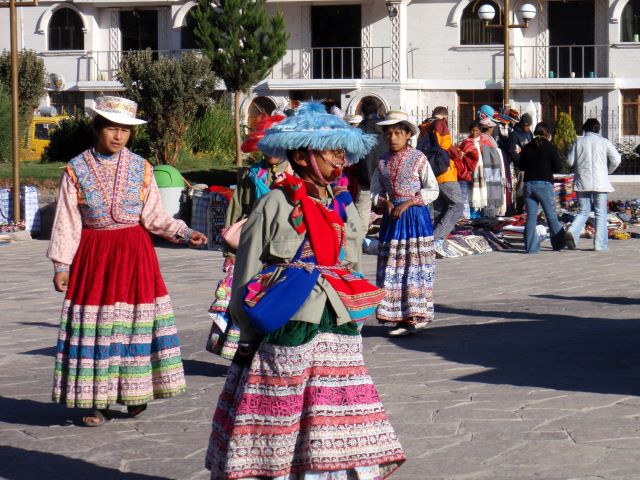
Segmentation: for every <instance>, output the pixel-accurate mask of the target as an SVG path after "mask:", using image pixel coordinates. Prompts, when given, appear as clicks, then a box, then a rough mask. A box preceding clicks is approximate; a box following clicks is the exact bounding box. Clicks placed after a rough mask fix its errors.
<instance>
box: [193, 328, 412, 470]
mask: <svg viewBox="0 0 640 480" xmlns="http://www.w3.org/2000/svg"><path fill="white" fill-rule="evenodd" d="M404 460H405V455H404V452H403V450H402V447H401V446H400V443H399V441H398V439H397V437H396V434H395V432H394V430H393V428H392V427H391V425H390V424H389V421H388V419H387V415H386V413H385V411H384V407H383V406H382V404H381V402H380V399H379V397H378V393H377V391H376V388H375V386H374V385H373V382H372V380H371V377H370V376H369V374H368V371H367V368H366V366H365V365H364V360H363V358H362V338H361V337H360V335H338V334H334V333H329V332H323V333H319V334H317V335H316V336H315V337H314V338H313V339H312V340H311V341H309V342H308V343H304V344H302V345H299V346H293V347H291V346H277V345H273V344H268V343H264V342H263V343H262V345H261V346H260V348H259V349H258V351H257V352H256V354H255V355H254V357H253V359H252V361H251V363H250V365H249V366H247V367H242V366H240V365H238V363H236V362H234V363H233V364H232V365H231V368H230V369H229V373H228V376H227V381H226V383H225V386H224V389H223V391H222V393H221V395H220V398H219V400H218V405H217V409H216V412H215V414H214V417H213V422H212V433H211V437H210V440H209V449H208V451H207V455H206V461H205V466H206V467H207V468H208V469H209V470H211V479H212V480H229V479H251V478H254V477H259V478H262V477H267V478H281V477H282V478H287V479H288V478H291V479H298V478H299V479H304V478H306V477H305V474H306V475H307V476H309V477H310V478H314V477H312V476H311V473H317V472H335V478H345V479H349V480H350V479H352V478H353V479H359V478H362V479H363V480H364V479H366V478H367V477H365V476H364V475H361V476H360V477H358V476H353V475H355V472H356V470H357V469H358V468H360V467H372V466H378V472H379V478H381V479H382V478H386V477H388V476H389V475H391V473H392V472H393V471H394V470H395V469H396V468H398V467H399V466H400V464H402V462H404ZM339 475H343V476H344V477H340V476H339ZM347 475H350V476H347ZM319 478H325V477H319ZM327 478H332V477H327ZM375 479H376V477H375V476H374V477H373V479H372V480H375Z"/></svg>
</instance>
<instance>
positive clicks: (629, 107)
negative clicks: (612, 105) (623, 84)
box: [622, 90, 640, 135]
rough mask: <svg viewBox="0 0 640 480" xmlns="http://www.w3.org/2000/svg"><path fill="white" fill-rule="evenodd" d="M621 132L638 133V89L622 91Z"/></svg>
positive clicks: (639, 107)
mask: <svg viewBox="0 0 640 480" xmlns="http://www.w3.org/2000/svg"><path fill="white" fill-rule="evenodd" d="M622 134H623V135H640V90H623V91H622Z"/></svg>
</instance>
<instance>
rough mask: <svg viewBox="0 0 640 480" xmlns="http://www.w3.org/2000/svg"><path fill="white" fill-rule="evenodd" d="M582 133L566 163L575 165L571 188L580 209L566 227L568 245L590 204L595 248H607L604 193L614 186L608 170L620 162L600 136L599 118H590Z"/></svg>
mask: <svg viewBox="0 0 640 480" xmlns="http://www.w3.org/2000/svg"><path fill="white" fill-rule="evenodd" d="M582 131H583V136H582V137H579V138H578V139H577V140H576V141H575V143H574V144H573V147H572V148H571V151H570V152H569V155H568V157H567V164H569V166H575V168H574V171H575V178H574V181H573V189H574V191H575V192H576V193H577V196H578V204H579V208H580V211H579V213H578V215H577V216H576V218H575V219H574V220H573V223H572V224H571V227H570V228H569V230H567V235H566V239H567V247H569V248H571V249H574V248H576V244H577V243H578V241H579V239H580V233H581V232H582V229H583V228H584V224H585V222H586V221H587V219H588V218H589V213H590V212H591V205H592V203H593V210H594V212H595V220H596V235H595V238H594V240H593V246H594V250H596V251H600V252H603V251H607V250H608V246H607V237H608V235H607V233H608V232H607V193H608V192H613V191H614V188H613V186H612V185H611V182H610V181H609V174H611V173H613V172H614V171H615V169H616V168H618V165H620V161H621V158H620V153H619V152H618V151H617V150H616V148H615V147H614V146H613V144H612V143H611V142H610V141H609V140H607V139H606V138H603V137H601V136H600V122H599V121H598V120H596V119H595V118H589V119H587V121H586V122H585V123H584V126H583V127H582Z"/></svg>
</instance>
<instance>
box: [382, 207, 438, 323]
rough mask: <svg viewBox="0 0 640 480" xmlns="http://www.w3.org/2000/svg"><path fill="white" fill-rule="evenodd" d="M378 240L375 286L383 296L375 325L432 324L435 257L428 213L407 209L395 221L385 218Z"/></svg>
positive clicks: (423, 208)
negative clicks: (430, 322)
mask: <svg viewBox="0 0 640 480" xmlns="http://www.w3.org/2000/svg"><path fill="white" fill-rule="evenodd" d="M379 238H380V244H379V247H378V268H377V273H376V284H377V285H378V287H380V288H382V289H384V292H385V295H384V300H382V302H381V303H380V305H379V306H378V309H377V311H376V317H377V318H378V321H380V322H381V323H387V322H389V323H399V322H404V321H408V320H410V319H412V318H417V319H421V320H422V321H431V320H433V316H434V311H433V281H434V279H435V273H436V257H435V251H434V243H433V227H432V225H431V216H430V215H429V209H428V208H427V207H424V206H414V207H409V208H408V209H407V210H405V212H404V213H403V214H402V215H401V216H400V218H398V219H395V218H391V217H390V216H389V215H385V216H384V217H383V218H382V223H381V225H380V237H379Z"/></svg>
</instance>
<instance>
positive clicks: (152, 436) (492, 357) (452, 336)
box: [0, 239, 640, 480]
mask: <svg viewBox="0 0 640 480" xmlns="http://www.w3.org/2000/svg"><path fill="white" fill-rule="evenodd" d="M639 246H640V242H639V241H638V240H633V239H632V240H629V241H617V242H616V241H612V242H611V243H610V247H611V251H610V252H609V253H607V254H598V253H595V252H590V251H583V250H578V251H572V252H561V253H556V252H551V251H549V250H546V251H543V252H542V253H541V254H539V255H523V254H521V253H515V252H512V253H508V252H501V253H498V252H496V253H490V254H486V255H479V256H475V257H465V258H459V259H447V260H442V261H439V263H438V271H437V277H436V290H435V299H436V304H437V319H436V322H434V325H433V326H432V327H431V328H430V329H429V330H427V331H425V332H423V333H421V334H420V335H419V336H415V337H408V338H399V339H390V338H388V337H386V336H385V331H384V329H383V328H382V327H379V326H377V325H375V323H374V322H369V324H368V325H367V326H366V327H365V330H364V336H365V338H364V342H365V348H366V360H367V363H368V366H369V368H370V371H371V374H372V376H373V379H374V381H375V382H376V384H377V386H378V388H379V391H380V394H381V396H382V400H383V402H384V404H385V406H386V408H387V410H388V413H389V415H390V417H391V421H392V423H393V425H394V426H395V427H396V429H397V431H398V434H399V436H400V439H401V441H402V443H403V445H404V447H405V449H406V452H407V455H408V458H409V460H408V461H407V462H406V464H405V465H404V466H403V467H402V468H401V469H400V470H398V472H397V474H396V475H394V477H393V478H394V479H398V480H436V479H446V480H454V479H456V480H457V479H460V480H462V479H465V480H471V479H473V480H475V479H492V480H498V479H509V480H511V479H513V480H519V479H529V478H531V479H533V478H535V479H544V480H552V479H554V480H555V479H584V480H591V479H620V480H623V479H638V478H640V398H639V397H638V394H640V348H639V347H638V343H639V340H640V322H638V321H637V320H638V317H639V315H638V306H639V304H640V295H639V293H638V267H639V266H640V262H639V261H638V251H639ZM45 250H46V242H43V241H29V242H23V243H15V244H11V245H8V246H0V365H1V366H2V368H1V369H0V445H1V447H0V477H2V478H7V479H16V480H18V479H19V480H29V479H65V480H73V479H100V480H102V479H128V480H150V479H161V480H164V479H205V478H208V475H207V472H206V471H205V470H203V468H202V464H203V457H204V453H205V449H206V447H207V439H208V435H209V428H210V420H211V416H212V413H213V407H214V404H215V401H216V399H217V396H218V393H219V392H220V389H221V386H222V384H223V382H224V375H225V371H226V367H227V363H226V362H225V361H223V360H221V359H219V358H217V357H214V356H212V355H211V354H209V353H208V352H206V351H204V342H205V336H206V334H207V332H208V329H209V324H210V323H209V318H208V315H207V312H206V310H207V307H208V306H209V304H210V301H211V294H212V290H213V287H214V285H215V280H216V279H217V278H219V277H220V275H221V272H220V268H221V264H222V258H221V255H220V254H219V253H218V252H207V251H194V250H188V249H185V248H169V247H159V248H158V249H157V251H158V255H159V257H160V264H161V267H162V271H163V274H164V277H165V280H166V281H167V284H168V287H169V291H170V293H171V295H172V298H173V302H174V308H175V313H176V317H177V321H178V327H179V331H180V335H181V340H182V342H183V353H184V364H185V370H186V374H187V381H188V386H189V388H188V392H187V393H186V394H184V395H182V396H180V397H178V398H175V399H170V400H159V401H155V402H153V403H152V404H151V405H150V407H149V410H147V412H145V414H144V415H143V416H142V417H141V418H138V419H135V420H130V419H127V418H125V417H124V416H122V417H121V418H118V419H116V420H115V421H113V422H111V423H109V424H107V425H105V426H104V427H101V428H85V427H80V426H76V425H74V424H73V422H72V420H77V419H78V417H79V412H74V411H72V410H68V409H66V408H64V407H63V406H60V405H55V404H52V403H50V401H49V396H50V386H51V377H52V370H53V353H54V347H53V345H54V342H55V338H56V333H57V331H56V328H57V323H58V320H57V316H58V314H59V310H60V306H61V302H62V297H61V296H60V294H57V293H55V292H54V291H53V289H52V286H51V275H52V273H51V266H50V264H49V262H48V261H47V260H46V259H45V258H44V252H45ZM374 268H375V257H372V256H365V260H364V271H365V273H366V274H368V275H370V276H371V275H373V272H374Z"/></svg>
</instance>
